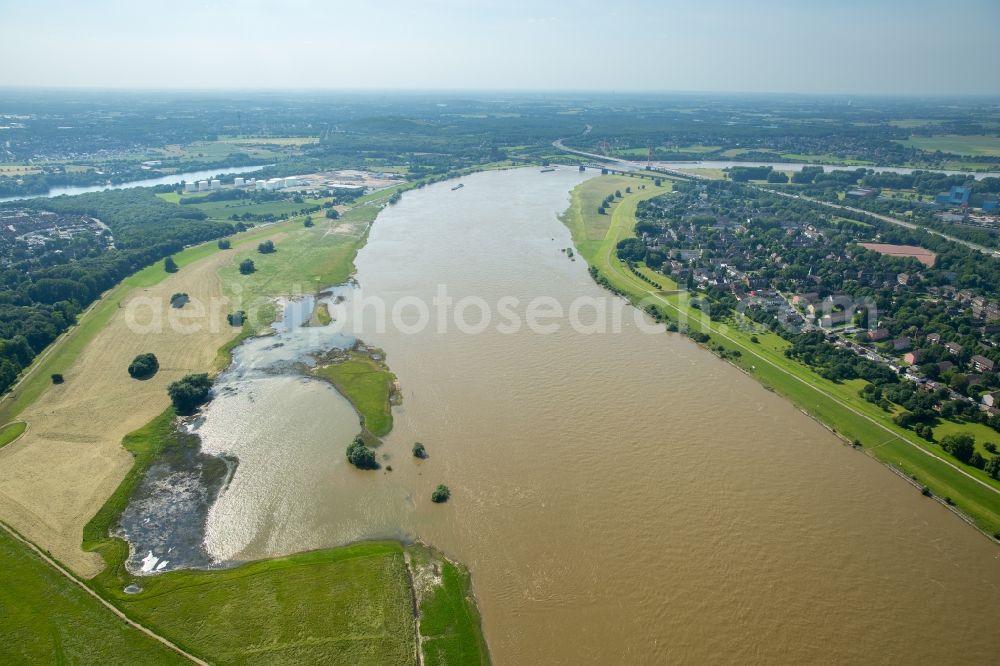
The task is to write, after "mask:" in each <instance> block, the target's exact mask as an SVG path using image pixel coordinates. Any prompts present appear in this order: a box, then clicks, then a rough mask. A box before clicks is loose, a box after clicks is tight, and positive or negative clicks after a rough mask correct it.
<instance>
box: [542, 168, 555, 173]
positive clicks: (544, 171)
mask: <svg viewBox="0 0 1000 666" xmlns="http://www.w3.org/2000/svg"><path fill="white" fill-rule="evenodd" d="M549 171H555V168H554V167H545V168H544V169H542V173H548V172H549Z"/></svg>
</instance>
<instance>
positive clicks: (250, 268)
mask: <svg viewBox="0 0 1000 666" xmlns="http://www.w3.org/2000/svg"><path fill="white" fill-rule="evenodd" d="M255 270H257V267H256V266H254V265H253V259H244V260H243V261H241V262H240V274H241V275H250V274H251V273H253V272H254V271H255Z"/></svg>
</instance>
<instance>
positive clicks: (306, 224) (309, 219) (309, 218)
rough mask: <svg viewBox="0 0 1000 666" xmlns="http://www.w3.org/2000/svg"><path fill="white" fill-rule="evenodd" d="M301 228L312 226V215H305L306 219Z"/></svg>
mask: <svg viewBox="0 0 1000 666" xmlns="http://www.w3.org/2000/svg"><path fill="white" fill-rule="evenodd" d="M302 226H304V227H305V228H306V229H308V228H309V227H311V226H313V219H312V215H306V219H305V220H304V221H303V222H302Z"/></svg>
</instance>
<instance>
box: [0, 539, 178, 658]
mask: <svg viewBox="0 0 1000 666" xmlns="http://www.w3.org/2000/svg"><path fill="white" fill-rule="evenodd" d="M0 570H2V571H3V584H2V585H0V636H2V637H3V640H0V663H4V664H56V663H58V664H136V663H141V664H150V665H152V664H190V663H191V662H189V661H188V660H187V659H185V658H184V657H182V656H181V655H179V654H177V653H176V652H174V651H173V650H171V649H169V648H167V647H166V646H164V645H162V644H160V643H159V642H157V641H155V640H153V639H152V638H149V637H148V636H146V635H144V634H142V633H141V632H139V631H137V630H136V629H133V628H132V627H130V626H129V625H127V624H125V623H124V622H122V620H121V618H119V617H117V616H116V615H115V614H114V613H112V612H111V611H110V610H109V609H107V608H105V607H104V606H102V605H101V604H100V603H99V602H98V601H97V600H96V599H94V598H93V597H91V596H90V595H88V594H87V593H86V592H85V591H84V590H82V589H80V588H79V586H77V585H76V584H75V583H73V582H72V581H70V580H68V579H66V578H65V577H64V576H62V575H61V574H60V573H58V572H57V571H56V570H55V569H53V568H52V567H51V566H49V565H48V563H46V562H44V561H43V560H42V559H41V558H40V557H38V555H36V554H35V553H34V552H33V551H32V550H31V549H30V548H28V547H27V546H26V545H24V544H23V543H21V542H19V541H17V540H16V539H14V537H12V536H11V535H9V534H8V533H7V532H6V530H0Z"/></svg>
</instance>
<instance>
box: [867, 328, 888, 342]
mask: <svg viewBox="0 0 1000 666" xmlns="http://www.w3.org/2000/svg"><path fill="white" fill-rule="evenodd" d="M868 339H869V340H871V341H872V342H880V341H882V340H887V339H889V329H887V328H876V329H875V330H873V331H868Z"/></svg>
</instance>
